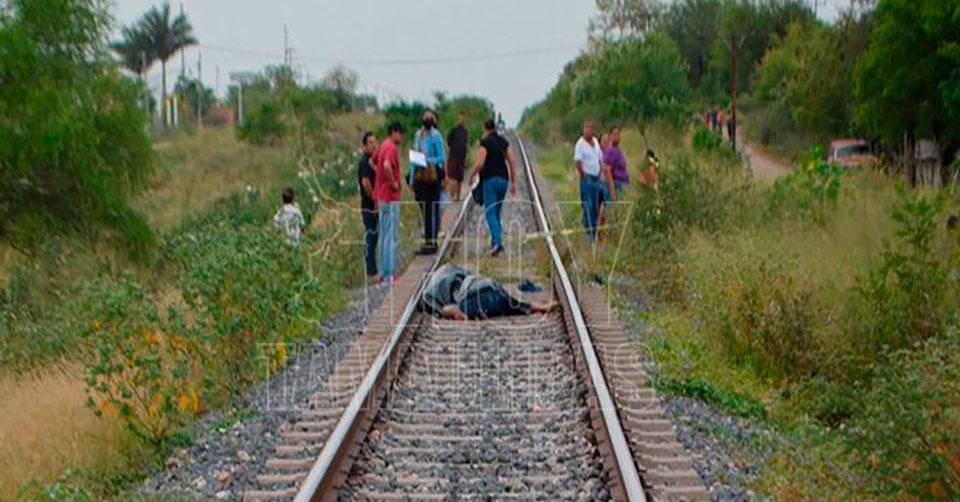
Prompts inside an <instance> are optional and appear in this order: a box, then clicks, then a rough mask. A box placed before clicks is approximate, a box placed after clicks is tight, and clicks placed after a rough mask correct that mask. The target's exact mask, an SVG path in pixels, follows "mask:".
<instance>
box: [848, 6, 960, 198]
mask: <svg viewBox="0 0 960 502" xmlns="http://www.w3.org/2000/svg"><path fill="white" fill-rule="evenodd" d="M958 77H960V3H957V2H945V1H942V0H880V1H879V2H878V4H877V9H876V11H875V12H874V30H873V35H872V37H871V40H870V47H869V49H867V52H866V54H864V56H863V58H862V59H861V60H860V62H859V63H858V65H857V71H856V97H857V108H856V116H857V118H858V120H859V121H860V123H861V124H862V125H864V126H866V127H867V128H868V129H869V130H870V131H872V132H873V133H874V134H876V135H877V136H878V137H880V138H881V139H884V140H886V141H887V142H888V143H890V144H894V145H896V144H900V143H901V142H902V141H903V139H904V137H905V138H906V139H907V145H906V146H907V150H908V152H909V151H910V150H911V149H912V145H913V144H914V142H915V140H917V139H918V138H924V137H927V138H934V139H936V140H938V141H939V142H940V145H941V148H942V149H943V151H944V153H946V154H948V155H949V154H950V153H951V152H953V151H954V150H955V149H956V148H957V147H958V145H960V126H958V125H957V122H956V119H957V118H960V117H958V113H957V112H956V109H955V108H953V106H954V105H955V104H956V101H955V97H956V85H957V83H958V81H960V78H958ZM905 153H907V152H905ZM909 157H912V156H908V158H909ZM911 164H912V163H911ZM911 167H912V166H911V165H910V164H908V173H907V174H908V177H910V178H911V181H913V179H912V177H913V171H912V169H911Z"/></svg>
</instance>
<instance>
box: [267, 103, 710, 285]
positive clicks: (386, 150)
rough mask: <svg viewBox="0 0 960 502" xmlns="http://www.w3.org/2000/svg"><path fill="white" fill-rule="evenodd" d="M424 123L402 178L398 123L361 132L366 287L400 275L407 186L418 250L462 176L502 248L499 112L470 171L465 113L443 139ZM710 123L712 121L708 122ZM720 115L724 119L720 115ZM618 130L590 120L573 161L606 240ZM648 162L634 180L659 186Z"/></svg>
mask: <svg viewBox="0 0 960 502" xmlns="http://www.w3.org/2000/svg"><path fill="white" fill-rule="evenodd" d="M420 118H421V127H420V128H419V129H418V130H417V131H416V132H415V133H414V136H413V138H412V140H411V152H410V161H409V162H408V168H407V172H406V175H404V173H403V162H402V160H401V156H400V145H401V144H402V143H403V140H404V135H405V133H406V131H405V130H404V127H403V125H402V124H400V123H399V122H394V123H391V124H390V125H389V126H388V127H387V135H386V137H385V138H383V140H382V141H378V138H377V137H376V135H375V134H374V133H373V132H365V133H364V134H363V135H362V137H361V141H360V144H361V145H360V146H361V151H362V156H361V158H360V160H359V162H358V164H357V184H358V188H359V193H360V197H359V198H360V214H361V219H362V221H363V227H364V230H365V232H364V266H365V269H366V275H367V281H368V283H369V284H374V283H379V282H381V281H382V282H386V283H392V282H393V281H394V280H395V279H396V273H397V266H398V264H397V249H398V244H399V227H400V200H401V198H402V196H403V184H404V181H406V184H407V186H408V188H409V190H410V191H411V192H412V194H413V198H414V200H416V202H417V204H418V206H419V209H420V214H421V216H422V236H423V244H422V246H421V247H420V249H419V250H418V251H417V253H418V254H423V255H431V254H434V253H436V252H437V250H438V237H439V233H440V221H441V213H442V209H443V207H444V206H445V202H446V201H447V200H460V198H461V195H462V194H461V192H462V189H463V182H464V179H467V182H468V185H469V186H471V187H473V192H472V196H473V197H474V199H475V200H476V202H477V203H478V204H480V205H482V206H483V213H484V218H485V220H486V223H487V227H488V228H489V231H490V250H489V254H490V256H492V257H496V256H498V255H500V254H501V253H502V252H503V250H504V247H503V223H502V216H501V215H502V209H503V205H504V200H506V198H507V196H508V195H510V196H515V195H516V191H517V183H516V158H515V155H514V150H513V148H512V147H511V145H510V142H509V141H508V140H507V138H506V137H505V134H504V132H505V130H506V126H505V124H504V122H503V119H502V117H500V116H499V115H498V116H497V118H496V119H494V118H490V119H488V120H487V121H486V122H485V123H484V125H483V137H482V139H481V140H480V143H479V145H478V146H477V149H476V152H475V161H474V163H473V166H472V167H471V168H470V170H469V174H468V173H467V153H468V150H469V146H470V145H469V143H470V140H469V137H470V135H469V131H468V130H467V124H466V118H465V116H464V115H463V113H460V114H458V117H457V122H456V126H455V127H453V128H452V129H451V130H450V131H448V133H447V134H446V137H444V135H443V134H442V133H441V132H440V131H439V129H438V127H437V124H438V116H437V113H436V112H435V111H433V110H426V111H424V112H423V114H422V115H421V117H420ZM711 120H712V119H711ZM719 120H722V114H720V118H719ZM620 142H621V129H620V127H619V126H613V127H610V128H609V129H607V130H606V132H604V133H602V134H601V135H600V136H599V137H597V134H596V127H595V125H594V122H593V121H592V120H587V121H585V122H584V123H583V133H582V135H581V136H580V138H578V140H577V142H576V144H575V146H574V154H573V159H574V162H575V164H576V170H577V173H578V179H579V193H580V203H581V208H582V220H583V221H582V223H583V228H584V232H585V234H586V235H587V238H588V239H589V240H590V241H597V240H601V241H602V240H603V238H604V236H603V233H604V228H605V225H606V220H607V218H609V217H610V215H611V206H612V204H611V203H612V202H613V201H616V200H617V199H618V198H620V197H622V196H623V193H624V191H625V190H626V189H627V188H628V187H629V186H630V183H631V176H630V170H629V168H628V159H627V156H626V154H625V152H624V151H623V149H622V148H621V147H620ZM646 157H647V158H646V162H645V163H644V164H643V165H642V166H641V168H640V169H639V170H638V174H639V176H638V177H637V183H638V184H640V185H648V186H652V187H654V188H656V185H657V162H658V161H657V158H656V155H655V154H654V153H653V152H652V151H649V150H648V151H647V156H646ZM274 220H275V222H276V225H277V226H278V227H280V228H282V229H284V232H285V236H286V240H287V242H288V243H289V244H291V245H297V244H298V243H299V240H300V233H301V232H302V231H303V226H304V218H303V215H302V214H301V212H300V209H299V208H298V207H297V205H296V203H295V202H294V194H293V190H292V189H289V188H288V189H286V190H284V192H283V206H282V207H281V208H280V210H279V211H278V213H277V215H276V217H275V218H274Z"/></svg>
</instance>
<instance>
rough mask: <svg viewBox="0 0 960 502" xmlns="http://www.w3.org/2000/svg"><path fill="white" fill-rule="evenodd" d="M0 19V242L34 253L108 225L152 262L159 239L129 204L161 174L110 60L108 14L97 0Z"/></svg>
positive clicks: (53, 0) (43, 0) (133, 92)
mask: <svg viewBox="0 0 960 502" xmlns="http://www.w3.org/2000/svg"><path fill="white" fill-rule="evenodd" d="M0 18H2V23H0V75H3V77H2V78H3V85H2V86H0V110H3V112H2V113H3V119H2V120H0V240H3V241H6V242H7V243H9V244H11V245H13V246H15V247H18V248H20V249H24V250H28V251H29V248H34V247H35V246H36V245H37V244H39V243H40V242H41V241H42V240H43V238H44V237H45V236H48V235H50V234H57V233H59V234H62V233H64V232H65V231H71V230H72V231H81V232H89V231H90V230H99V229H100V228H103V227H106V228H110V229H112V230H115V231H117V232H118V233H119V235H120V236H121V237H122V238H123V239H124V241H125V243H126V244H127V245H128V246H129V248H130V250H131V253H132V254H133V255H135V256H143V255H144V252H145V251H147V250H149V249H150V248H151V247H152V246H153V244H154V239H153V234H152V233H151V231H150V228H149V227H148V226H147V224H146V223H145V221H144V220H143V218H142V217H141V215H139V214H137V213H136V212H134V211H133V210H132V209H131V208H130V205H129V200H130V198H131V197H133V196H135V195H136V194H137V193H138V192H140V191H141V190H142V189H143V188H144V187H145V186H146V184H147V181H148V179H149V177H150V174H151V173H152V172H153V167H154V165H153V157H152V150H151V147H150V138H149V136H148V135H147V132H146V126H147V120H148V117H147V115H146V113H144V112H143V110H142V109H141V107H140V103H139V101H138V99H139V88H138V86H137V84H136V83H135V82H134V81H133V79H129V78H126V77H124V76H122V75H121V74H120V73H119V71H118V70H117V68H116V67H114V66H113V65H111V64H110V63H108V61H110V59H109V58H108V57H106V56H105V55H104V54H103V53H102V50H103V42H104V39H105V38H106V36H107V35H108V33H109V31H110V26H109V23H108V19H109V16H107V15H105V12H103V11H101V10H100V9H99V8H98V7H96V6H95V5H94V2H88V1H64V0H30V1H26V0H16V1H12V2H5V3H4V7H3V9H2V14H0Z"/></svg>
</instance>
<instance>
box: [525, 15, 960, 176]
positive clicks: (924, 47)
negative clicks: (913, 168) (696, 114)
mask: <svg viewBox="0 0 960 502" xmlns="http://www.w3.org/2000/svg"><path fill="white" fill-rule="evenodd" d="M597 8H598V12H599V14H598V15H597V16H596V17H595V18H594V19H592V20H591V23H590V27H589V35H590V41H591V43H590V48H589V49H588V50H587V51H585V52H584V53H583V54H582V55H581V56H580V57H578V58H577V59H575V60H574V61H572V62H571V63H569V64H568V65H567V67H566V68H565V69H564V72H563V74H562V75H561V78H560V80H559V82H558V83H557V84H556V86H555V87H554V88H553V89H552V90H551V92H550V93H549V94H548V95H547V97H546V98H545V99H544V101H542V102H541V103H539V104H537V105H536V106H534V107H531V108H530V109H529V110H527V113H526V114H525V116H524V119H525V120H524V123H525V124H529V125H531V126H533V125H536V126H538V127H541V128H545V129H546V130H547V131H548V133H549V131H551V130H552V131H553V132H555V133H558V134H562V135H566V136H570V135H571V134H575V133H576V129H577V127H576V124H577V123H578V122H579V121H580V120H581V119H582V117H583V116H584V115H591V116H594V117H598V118H603V119H606V120H610V121H619V122H626V123H640V124H642V123H644V122H646V121H648V120H651V119H652V118H654V117H662V118H667V119H670V120H675V121H679V120H682V119H683V118H685V117H688V116H689V115H690V114H691V113H692V112H693V110H695V109H699V107H703V106H710V105H720V106H726V105H727V104H728V103H729V100H730V96H731V91H732V89H731V86H732V82H733V80H734V79H733V74H732V57H733V55H734V52H736V56H737V59H738V64H737V75H736V77H737V78H736V81H737V82H738V87H739V91H740V92H743V93H747V94H750V95H751V96H752V97H753V98H755V99H756V100H758V101H759V102H760V103H761V104H763V105H767V106H780V107H782V108H784V109H785V113H786V114H787V118H788V120H789V122H790V123H791V124H792V125H796V126H799V127H802V128H804V129H807V130H809V131H810V132H812V133H814V136H816V137H818V138H828V137H830V136H833V135H842V136H846V135H856V136H864V137H866V138H868V139H870V140H873V141H875V142H876V143H877V144H878V145H880V146H881V147H882V148H883V149H884V150H885V151H887V152H890V153H897V154H900V155H903V154H904V153H905V152H912V151H913V150H914V148H915V143H916V141H917V140H919V139H923V138H927V139H932V140H935V141H936V142H937V144H938V145H939V148H940V152H941V155H942V159H943V164H944V165H945V166H946V165H949V164H950V163H951V162H952V161H953V159H954V157H955V155H956V151H957V149H958V148H960V126H958V125H957V124H958V123H960V122H958V120H957V119H958V118H960V117H958V114H960V4H958V3H957V2H944V1H941V0H918V1H913V0H853V1H851V4H850V5H849V7H847V8H846V9H845V10H844V11H843V12H842V13H841V14H840V16H839V18H838V19H837V20H835V21H834V22H832V23H827V22H825V21H823V20H821V19H819V18H818V17H817V15H816V12H814V10H813V9H812V8H811V6H810V4H809V2H806V1H803V0H678V1H675V2H669V3H667V2H661V1H658V0H597ZM571 112H572V113H571ZM530 129H531V131H533V130H534V129H536V127H530Z"/></svg>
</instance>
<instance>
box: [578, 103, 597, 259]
mask: <svg viewBox="0 0 960 502" xmlns="http://www.w3.org/2000/svg"><path fill="white" fill-rule="evenodd" d="M573 160H574V162H576V163H577V173H578V174H579V175H580V206H581V208H582V210H583V228H584V230H586V232H587V238H588V239H590V240H591V241H592V240H594V239H596V237H597V221H598V220H599V218H600V194H601V190H602V188H601V182H602V181H601V175H602V169H601V167H602V161H603V152H602V151H601V149H600V142H599V141H597V137H596V136H595V135H594V127H593V121H592V120H587V121H584V123H583V136H581V137H580V139H578V140H577V144H576V146H574V149H573Z"/></svg>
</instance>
